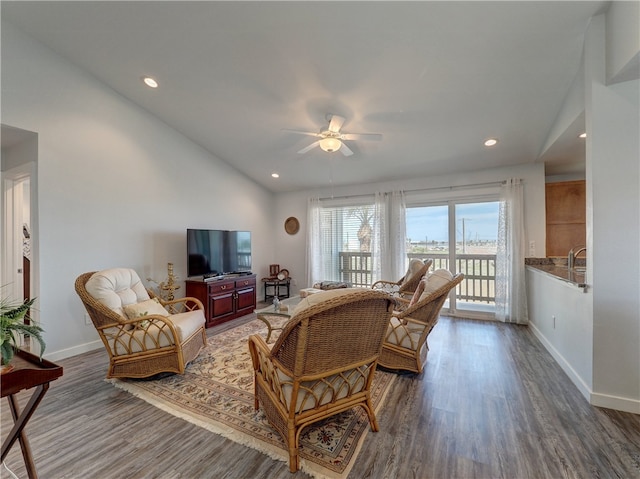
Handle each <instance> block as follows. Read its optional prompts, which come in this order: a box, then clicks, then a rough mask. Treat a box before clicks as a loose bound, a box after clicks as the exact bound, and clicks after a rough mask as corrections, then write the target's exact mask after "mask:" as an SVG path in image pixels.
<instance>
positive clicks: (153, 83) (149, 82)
mask: <svg viewBox="0 0 640 479" xmlns="http://www.w3.org/2000/svg"><path fill="white" fill-rule="evenodd" d="M142 81H143V82H144V84H145V85H147V86H148V87H149V88H158V82H157V81H156V80H155V79H153V78H151V77H142Z"/></svg>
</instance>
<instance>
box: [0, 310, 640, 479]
mask: <svg viewBox="0 0 640 479" xmlns="http://www.w3.org/2000/svg"><path fill="white" fill-rule="evenodd" d="M244 320H246V319H245V318H243V319H241V320H240V321H244ZM236 324H238V323H236ZM227 327H228V326H227ZM223 328H224V327H223ZM221 329H222V328H217V329H214V330H210V331H209V334H216V333H218V332H219V331H220V330H221ZM429 343H430V346H431V351H430V353H429V358H428V360H427V367H426V369H425V371H424V372H423V374H421V375H418V376H416V375H412V374H400V375H399V377H398V381H397V382H396V383H395V384H396V385H395V387H394V389H393V390H392V391H391V392H390V393H389V396H388V398H387V401H386V403H385V405H384V407H383V408H382V410H381V411H380V413H379V414H378V421H379V423H380V432H378V433H369V434H368V435H367V437H366V439H365V443H364V446H363V448H362V452H361V453H360V455H359V456H358V458H357V459H356V463H355V466H354V468H353V470H352V471H351V474H350V478H354V479H355V478H403V479H404V478H508V479H512V478H536V479H537V478H639V477H640V416H638V415H633V414H627V413H621V412H617V411H613V410H607V409H601V408H596V407H593V406H590V405H589V404H588V403H587V401H586V400H585V399H584V398H583V397H582V395H581V394H580V393H579V392H578V390H577V389H576V388H575V387H574V386H573V384H572V383H571V381H570V380H569V379H568V378H567V377H566V375H565V374H564V372H563V371H562V370H561V369H560V367H559V366H558V365H557V364H556V363H555V362H554V360H553V359H552V358H551V356H550V355H549V354H548V353H547V352H546V350H545V349H544V348H543V346H542V345H541V344H540V343H539V341H538V340H537V339H536V338H535V337H534V336H533V334H532V333H531V332H530V331H529V329H528V328H527V327H523V326H514V325H505V324H501V323H494V322H481V321H472V320H464V319H450V318H446V317H443V318H441V320H440V322H439V324H438V325H437V326H436V327H435V329H434V331H433V333H432V335H431V336H430V341H429ZM60 364H61V365H62V366H64V376H63V377H62V378H61V379H59V380H58V381H55V382H54V383H52V385H51V389H50V390H49V392H48V393H47V395H46V396H45V398H44V400H43V402H42V404H41V405H40V408H39V409H38V410H37V412H36V414H35V415H34V417H33V418H32V420H31V422H30V423H29V425H28V427H27V432H28V435H29V439H30V441H31V446H32V448H33V451H34V456H35V461H36V465H37V467H38V472H39V475H40V477H41V478H42V479H62V478H74V479H75V478H82V479H111V478H113V479H124V478H126V479H133V478H183V479H188V478H234V479H235V478H290V477H300V478H302V477H308V476H307V475H306V474H304V473H302V472H298V473H296V474H290V473H289V471H288V464H287V463H284V462H279V461H274V460H272V459H270V458H268V457H267V456H265V455H263V454H260V453H259V452H256V451H254V450H252V449H249V448H246V447H244V446H241V445H238V444H235V443H233V442H231V441H229V440H227V439H224V438H222V437H220V436H217V435H215V434H212V433H210V432H208V431H205V430H204V429H201V428H199V427H197V426H194V425H192V424H190V423H188V422H186V421H184V420H181V419H178V418H175V417H173V416H171V415H169V414H167V413H164V412H162V411H160V410H159V409H157V408H155V407H153V406H150V405H148V404H147V403H145V402H144V401H142V400H140V399H137V398H135V397H133V396H131V395H130V394H128V393H126V392H124V391H122V390H120V389H116V388H115V387H113V386H111V385H110V384H108V383H106V382H105V381H104V380H103V379H104V375H105V372H106V365H107V356H106V353H105V352H104V351H103V350H98V351H94V352H90V353H86V354H82V355H79V356H76V357H73V358H69V359H66V360H63V361H60ZM20 396H21V397H20V399H21V403H24V402H25V401H26V398H27V395H26V394H24V393H21V395H20ZM1 415H2V423H1V424H2V437H3V438H4V437H5V436H6V433H7V432H8V430H9V429H10V427H11V425H12V420H11V415H10V412H9V408H8V406H7V402H6V400H3V402H2V411H1ZM6 463H7V465H8V466H9V467H10V468H11V469H12V470H13V471H14V472H15V473H16V474H17V475H18V477H20V478H25V477H26V472H25V468H24V466H23V463H22V457H21V455H20V449H19V447H18V446H17V445H16V446H14V448H13V449H12V450H11V452H10V453H9V455H8V457H7V459H6ZM0 477H3V478H4V477H7V478H8V477H10V476H9V474H8V473H7V471H6V470H4V468H2V471H0Z"/></svg>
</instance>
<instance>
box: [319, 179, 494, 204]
mask: <svg viewBox="0 0 640 479" xmlns="http://www.w3.org/2000/svg"><path fill="white" fill-rule="evenodd" d="M505 183H506V182H505V181H491V182H488V183H475V184H471V185H454V186H434V187H433V188H416V189H412V190H402V191H403V192H405V193H422V192H427V191H446V190H449V191H453V190H463V189H468V188H478V187H488V186H501V185H504V184H505ZM374 194H375V193H367V194H361V195H343V196H329V197H326V198H318V199H319V200H320V201H324V200H346V199H351V198H366V197H368V196H374Z"/></svg>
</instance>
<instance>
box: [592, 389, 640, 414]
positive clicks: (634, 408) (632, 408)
mask: <svg viewBox="0 0 640 479" xmlns="http://www.w3.org/2000/svg"><path fill="white" fill-rule="evenodd" d="M589 402H590V403H591V404H592V405H593V406H598V407H604V408H607V409H615V410H616V411H623V412H630V413H632V414H640V400H637V399H629V398H622V397H617V396H611V395H608V394H598V393H591V400H590V401H589Z"/></svg>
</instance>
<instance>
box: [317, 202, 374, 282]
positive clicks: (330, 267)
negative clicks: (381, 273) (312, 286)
mask: <svg viewBox="0 0 640 479" xmlns="http://www.w3.org/2000/svg"><path fill="white" fill-rule="evenodd" d="M373 213H374V205H372V204H365V205H355V206H338V207H321V208H320V210H319V215H320V218H319V220H320V228H319V238H318V239H319V244H318V246H319V249H320V251H321V254H320V257H319V260H320V263H321V271H322V273H321V274H322V276H321V277H320V278H314V279H315V280H318V279H322V280H329V281H347V282H350V283H353V285H354V286H368V285H370V284H371V282H372V255H371V246H372V241H373Z"/></svg>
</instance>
